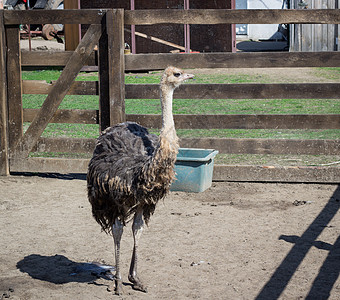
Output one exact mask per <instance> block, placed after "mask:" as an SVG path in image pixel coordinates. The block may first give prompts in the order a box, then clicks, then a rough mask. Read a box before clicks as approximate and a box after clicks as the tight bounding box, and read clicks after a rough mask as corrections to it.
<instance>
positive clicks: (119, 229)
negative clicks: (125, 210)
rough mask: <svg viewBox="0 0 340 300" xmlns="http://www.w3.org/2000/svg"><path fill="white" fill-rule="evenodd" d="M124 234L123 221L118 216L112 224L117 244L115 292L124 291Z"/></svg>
mask: <svg viewBox="0 0 340 300" xmlns="http://www.w3.org/2000/svg"><path fill="white" fill-rule="evenodd" d="M122 234H123V223H122V222H121V221H120V220H119V219H118V218H117V219H116V220H115V223H114V224H113V226H112V235H113V240H114V245H115V260H116V275H115V294H116V295H120V294H121V293H122V276H121V275H120V263H119V257H120V240H121V238H122Z"/></svg>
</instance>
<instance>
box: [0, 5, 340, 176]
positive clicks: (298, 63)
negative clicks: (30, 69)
mask: <svg viewBox="0 0 340 300" xmlns="http://www.w3.org/2000/svg"><path fill="white" fill-rule="evenodd" d="M171 22H176V23H180V24H186V23H189V24H221V23H226V24H227V23H228V24H232V23H238V24H270V23H272V24H277V23H285V24H299V23H304V24H313V23H320V24H337V23H340V10H338V9H330V10H328V9H327V10H136V11H125V12H124V11H123V10H120V9H114V10H96V9H93V10H92V9H91V10H56V11H53V10H51V11H44V13H43V14H42V13H41V12H40V11H34V10H33V11H3V10H2V11H0V26H1V29H0V44H1V52H0V68H1V70H0V74H1V75H0V76H1V78H0V79H1V85H0V105H1V115H0V126H1V127H0V132H1V140H0V143H1V144H0V146H1V149H0V150H1V152H0V153H1V156H0V159H1V167H0V174H2V175H6V174H9V172H59V173H69V172H71V173H83V172H86V170H87V164H88V160H86V159H61V158H40V157H29V153H30V152H34V151H45V152H72V153H92V151H93V148H94V143H95V141H94V140H93V139H71V138H42V137H41V134H42V132H43V131H44V129H45V128H46V126H47V125H48V123H87V124H99V125H100V128H102V129H104V128H106V127H107V126H109V125H110V124H115V123H117V122H122V121H124V120H132V121H137V122H139V123H141V124H142V125H145V126H147V127H153V128H159V126H160V123H161V122H160V116H159V115H129V114H125V109H124V107H125V101H124V99H125V98H128V99H138V98H146V99H155V98H159V91H158V89H159V88H158V85H152V84H126V85H125V84H124V73H125V71H129V70H146V69H148V70H149V69H163V68H165V67H166V66H168V65H176V66H179V67H182V68H255V67H256V68H274V67H284V68H289V67H340V52H313V53H312V52H294V53H289V52H281V53H195V54H137V55H132V54H130V55H124V25H131V24H135V25H148V24H159V23H171ZM21 23H22V24H25V23H27V24H29V23H35V24H36V23H41V24H45V23H49V24H60V23H63V24H89V25H90V27H89V29H88V31H87V33H86V34H85V36H84V37H83V39H82V41H81V42H80V44H79V45H78V47H77V49H76V50H75V51H70V52H68V51H65V52H46V51H32V52H29V51H21V50H20V39H19V24H21ZM95 45H97V46H98V51H96V53H95V54H94V52H93V49H94V48H95ZM5 49H7V51H6V50H5ZM96 60H97V61H98V70H99V81H93V82H89V81H86V82H85V81H84V82H80V81H74V79H75V77H76V76H77V74H78V73H79V71H80V70H81V69H82V67H83V66H84V65H86V64H94V63H95V61H96ZM26 66H63V67H64V68H63V72H62V74H61V76H60V78H59V79H58V80H57V81H56V82H54V83H46V82H41V81H25V80H24V81H22V80H21V69H22V67H26ZM22 94H47V97H46V100H45V102H44V104H43V105H42V107H41V109H39V110H35V109H23V108H22ZM66 94H74V95H99V109H98V110H62V109H58V107H59V105H60V103H61V101H62V99H63V98H64V96H65V95H66ZM187 95H190V98H193V99H280V98H296V99H310V98H319V99H339V95H340V83H322V84H321V83H320V84H313V83H303V84H194V85H193V84H188V85H184V86H181V88H180V89H178V90H177V91H176V92H175V95H174V97H175V98H179V99H181V98H187V97H188V96H187ZM23 122H31V124H30V126H29V128H28V129H27V131H26V132H25V133H24V132H23ZM175 123H176V128H177V129H181V128H191V129H197V128H207V129H211V128H233V129H240V128H246V129H270V128H277V129H340V115H326V114H325V115H323V114H319V115H303V114H302V115H175ZM181 147H195V148H215V149H218V150H219V151H220V153H252V154H313V155H314V154H319V155H338V154H339V153H340V151H339V150H340V140H339V139H338V140H285V139H280V140H275V139H215V138H199V139H196V138H192V139H187V138H186V139H182V140H181ZM214 179H215V180H234V181H283V182H287V181H288V182H333V183H338V182H340V168H337V167H327V168H326V167H324V168H322V167H276V168H268V167H263V166H228V165H215V168H214Z"/></svg>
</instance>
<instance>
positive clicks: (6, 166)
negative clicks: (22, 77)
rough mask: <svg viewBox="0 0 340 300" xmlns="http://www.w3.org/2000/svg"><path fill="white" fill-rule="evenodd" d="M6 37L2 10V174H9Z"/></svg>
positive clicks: (0, 72) (0, 95)
mask: <svg viewBox="0 0 340 300" xmlns="http://www.w3.org/2000/svg"><path fill="white" fill-rule="evenodd" d="M7 122H8V115H7V76H6V38H5V26H4V11H3V10H1V11H0V176H6V175H9V160H8V124H7Z"/></svg>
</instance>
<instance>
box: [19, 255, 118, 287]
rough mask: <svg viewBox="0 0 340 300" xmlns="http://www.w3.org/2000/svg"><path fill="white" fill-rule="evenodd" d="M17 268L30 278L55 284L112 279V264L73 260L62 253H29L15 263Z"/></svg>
mask: <svg viewBox="0 0 340 300" xmlns="http://www.w3.org/2000/svg"><path fill="white" fill-rule="evenodd" d="M17 268H18V269H19V270H20V271H21V272H23V273H27V274H28V275H30V276H31V277H32V278H35V279H39V280H43V281H48V282H51V283H55V284H63V283H69V282H93V281H94V280H95V279H97V278H104V279H107V280H112V278H113V277H112V273H111V271H113V270H114V268H113V267H112V266H107V265H102V264H100V263H95V262H93V263H79V262H74V261H72V260H70V259H68V258H67V257H65V256H63V255H59V254H56V255H54V256H42V255H39V254H31V255H28V256H26V257H25V258H24V259H22V260H21V261H19V262H18V263H17Z"/></svg>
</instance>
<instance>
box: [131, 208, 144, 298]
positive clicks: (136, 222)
mask: <svg viewBox="0 0 340 300" xmlns="http://www.w3.org/2000/svg"><path fill="white" fill-rule="evenodd" d="M143 226H144V221H143V210H142V209H139V210H138V211H137V212H136V213H135V216H134V218H133V224H132V233H133V240H134V246H133V252H132V258H131V264H130V271H129V280H130V282H131V283H132V284H133V288H134V289H136V290H139V291H142V292H145V293H146V292H147V289H146V287H145V286H143V284H142V283H141V281H140V280H139V278H138V276H137V251H138V241H139V238H140V237H141V235H142V231H143Z"/></svg>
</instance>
